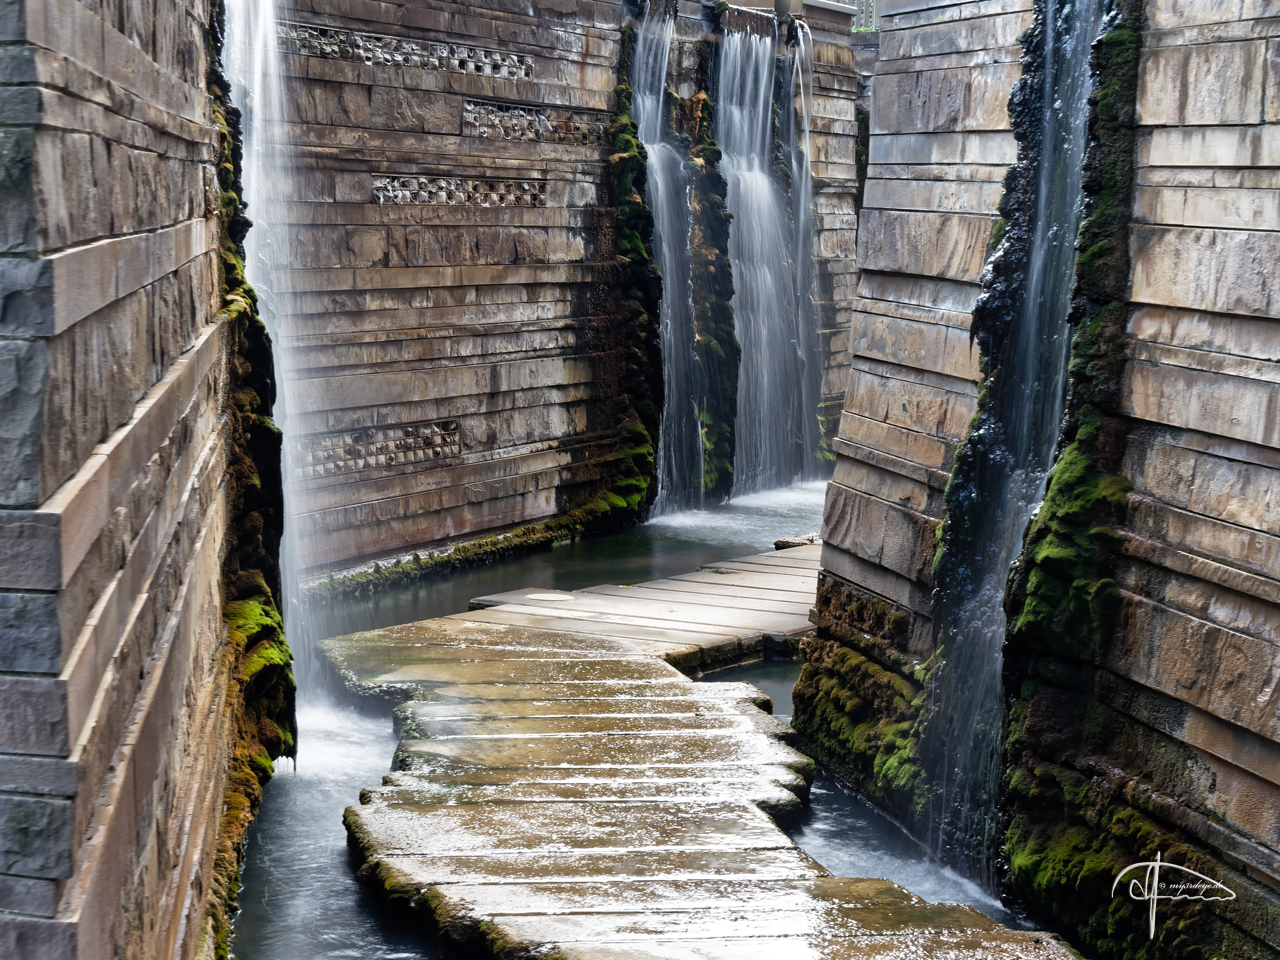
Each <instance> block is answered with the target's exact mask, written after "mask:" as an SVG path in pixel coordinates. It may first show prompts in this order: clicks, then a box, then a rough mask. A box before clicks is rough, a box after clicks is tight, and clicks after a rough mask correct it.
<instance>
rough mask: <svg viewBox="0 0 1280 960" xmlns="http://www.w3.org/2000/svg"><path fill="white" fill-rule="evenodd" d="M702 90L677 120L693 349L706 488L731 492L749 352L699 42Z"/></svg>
mask: <svg viewBox="0 0 1280 960" xmlns="http://www.w3.org/2000/svg"><path fill="white" fill-rule="evenodd" d="M694 50H695V53H696V55H697V58H698V76H699V78H700V85H701V88H702V89H701V90H700V91H699V92H698V93H697V94H695V95H694V96H693V97H691V98H689V99H688V100H680V99H678V98H671V99H672V100H673V103H672V108H673V125H674V128H675V132H676V134H677V135H678V136H679V137H680V138H682V140H683V144H684V148H685V155H686V157H687V158H688V159H687V161H686V169H687V170H688V172H689V179H690V189H689V210H690V213H691V215H692V222H693V229H692V232H691V233H690V236H689V250H690V253H691V254H692V266H693V332H694V350H695V351H696V352H697V355H698V361H699V365H700V367H701V369H702V372H703V376H704V377H705V387H706V396H705V402H704V405H703V408H702V413H701V421H702V450H703V463H702V466H703V470H702V488H703V490H704V491H705V492H706V494H707V495H709V496H711V497H715V498H717V499H727V498H728V496H729V494H730V492H731V491H732V489H733V456H734V451H735V444H734V436H733V425H734V420H735V418H736V416H737V409H738V367H739V362H740V359H741V355H742V350H741V347H740V346H739V344H738V339H737V334H736V333H735V331H734V322H733V303H732V301H733V292H734V291H733V266H732V264H731V263H730V262H729V224H730V223H731V222H732V220H733V214H731V213H730V212H729V208H728V206H726V204H725V199H724V198H725V194H726V193H727V191H728V184H727V183H726V182H725V179H724V176H723V175H722V174H721V173H720V148H719V147H718V146H716V144H715V141H714V140H712V139H711V127H712V123H713V120H714V109H715V107H714V104H713V103H712V102H711V98H710V96H708V94H707V90H708V89H710V84H711V69H712V65H711V49H710V45H709V44H708V43H705V42H702V43H698V44H697V45H696V46H695V48H694Z"/></svg>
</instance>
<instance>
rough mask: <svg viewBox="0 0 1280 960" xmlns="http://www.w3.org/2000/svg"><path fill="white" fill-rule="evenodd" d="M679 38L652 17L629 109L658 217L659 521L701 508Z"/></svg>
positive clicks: (634, 66)
mask: <svg viewBox="0 0 1280 960" xmlns="http://www.w3.org/2000/svg"><path fill="white" fill-rule="evenodd" d="M674 33H675V20H674V19H673V18H671V17H657V18H652V17H646V18H645V20H644V22H643V23H642V24H641V26H640V32H639V36H638V37H637V39H636V47H635V53H634V56H633V59H632V62H631V76H630V81H631V94H632V101H631V109H632V112H633V114H634V117H635V121H636V125H637V127H638V128H639V134H640V142H641V143H643V144H644V147H645V151H646V152H647V154H648V162H647V165H646V169H645V175H646V193H647V194H648V196H647V197H646V200H647V201H648V204H649V208H650V210H651V211H652V212H653V248H654V250H653V253H654V260H655V262H656V263H657V264H658V269H659V270H660V271H661V273H662V304H661V308H660V313H659V335H660V338H661V342H662V383H663V404H662V421H661V426H660V437H659V441H658V498H657V501H656V502H655V504H654V509H653V512H654V514H655V515H659V516H660V515H662V514H664V513H673V512H675V511H678V510H684V509H689V508H698V507H701V506H702V503H703V489H702V487H703V484H702V475H703V468H702V457H703V444H702V424H701V415H702V410H701V406H702V398H703V397H704V396H705V394H706V387H705V385H704V382H703V381H704V379H705V378H704V377H703V376H702V372H701V370H700V369H699V364H698V356H697V353H696V351H695V349H694V332H693V267H692V257H691V254H690V251H689V231H690V229H691V223H690V212H689V182H688V178H687V176H686V175H685V172H684V159H683V157H682V156H681V155H680V151H679V150H677V149H676V147H675V146H673V145H672V144H671V143H670V142H669V140H668V137H667V136H666V133H665V127H666V123H665V120H666V116H665V112H664V110H663V95H664V94H665V92H666V78H667V58H668V56H669V54H670V51H671V40H672V37H673V35H674Z"/></svg>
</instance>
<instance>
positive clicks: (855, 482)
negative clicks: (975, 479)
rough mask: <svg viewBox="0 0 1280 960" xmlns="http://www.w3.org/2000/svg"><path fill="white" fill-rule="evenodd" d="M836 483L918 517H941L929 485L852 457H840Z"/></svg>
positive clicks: (837, 463) (837, 461)
mask: <svg viewBox="0 0 1280 960" xmlns="http://www.w3.org/2000/svg"><path fill="white" fill-rule="evenodd" d="M832 481H833V482H835V483H838V484H840V485H841V486H843V487H848V488H849V489H851V490H857V491H859V492H861V493H865V494H868V495H869V496H872V497H875V498H876V499H877V500H885V501H888V502H889V503H896V504H899V505H901V506H903V507H906V508H907V509H909V510H914V511H915V512H916V513H922V514H925V515H927V516H933V517H936V516H938V514H939V512H940V511H938V510H937V509H935V508H936V506H938V505H937V504H934V503H931V502H930V501H931V495H930V491H929V488H928V486H927V485H926V484H924V483H921V482H920V481H919V480H915V479H912V478H911V477H906V476H903V475H902V474H900V473H896V472H894V471H892V470H887V469H884V468H883V467H880V466H878V465H875V464H872V463H868V462H866V461H863V460H856V459H853V458H851V457H846V456H837V458H836V466H835V471H834V473H833V474H832Z"/></svg>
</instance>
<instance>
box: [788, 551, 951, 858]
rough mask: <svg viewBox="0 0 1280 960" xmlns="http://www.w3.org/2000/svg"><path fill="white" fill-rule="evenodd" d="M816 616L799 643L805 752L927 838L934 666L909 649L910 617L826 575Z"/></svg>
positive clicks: (797, 694)
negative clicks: (924, 757)
mask: <svg viewBox="0 0 1280 960" xmlns="http://www.w3.org/2000/svg"><path fill="white" fill-rule="evenodd" d="M814 611H815V613H814V614H813V615H811V619H812V620H813V622H814V624H815V626H817V628H818V629H817V631H816V632H815V633H813V634H811V635H809V636H807V637H805V638H804V639H803V640H802V641H801V642H800V656H801V658H802V659H803V660H804V666H803V667H802V668H801V670H800V678H799V680H797V681H796V685H795V688H794V689H793V690H792V692H791V698H792V704H793V714H792V718H791V725H792V726H793V727H794V728H795V729H796V732H797V733H798V734H799V735H800V744H801V749H803V750H804V752H805V753H807V754H808V755H809V756H811V757H813V758H814V760H816V761H817V762H818V763H820V764H822V766H823V767H824V768H825V769H826V770H827V771H828V772H829V773H831V775H832V776H834V777H835V778H836V779H837V780H838V781H840V782H841V783H843V784H845V785H846V786H848V787H850V788H851V789H853V790H855V791H856V792H857V793H859V794H861V795H862V796H865V797H867V798H868V799H870V800H871V801H872V802H874V803H875V804H876V805H877V806H878V807H880V809H881V810H883V811H884V812H885V813H887V814H888V815H889V816H890V817H892V818H893V819H894V820H896V821H897V822H898V823H899V824H901V825H902V826H903V827H904V828H906V829H907V830H908V832H910V833H912V834H913V835H915V836H921V835H923V833H924V831H925V827H926V822H925V821H926V820H927V816H928V809H927V808H928V791H927V789H926V788H927V783H926V780H925V774H924V768H923V767H922V765H921V762H920V735H921V729H922V724H923V721H924V707H925V700H926V696H927V691H928V687H929V680H930V678H931V676H932V674H933V669H934V666H935V664H936V658H934V657H927V655H926V653H925V651H922V650H920V649H919V648H918V646H917V644H915V643H913V642H912V634H913V630H912V626H913V618H912V616H911V615H910V613H909V612H908V611H906V610H903V609H902V608H900V607H898V606H897V605H895V604H892V603H890V602H888V601H887V600H885V599H883V598H881V597H877V596H875V595H874V594H872V593H869V592H867V591H865V590H863V589H862V588H860V587H858V586H855V585H854V584H851V583H847V582H845V581H843V580H840V579H837V578H836V577H834V576H832V575H830V574H828V573H825V572H824V573H822V574H821V575H820V576H819V580H818V595H817V600H816V603H815V605H814ZM922 656H926V658H925V659H922Z"/></svg>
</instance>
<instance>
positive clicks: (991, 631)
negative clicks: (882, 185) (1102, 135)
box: [923, 0, 1101, 889]
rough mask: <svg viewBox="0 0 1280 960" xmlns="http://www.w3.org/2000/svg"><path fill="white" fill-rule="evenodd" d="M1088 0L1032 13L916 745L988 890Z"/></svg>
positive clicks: (1043, 473)
mask: <svg viewBox="0 0 1280 960" xmlns="http://www.w3.org/2000/svg"><path fill="white" fill-rule="evenodd" d="M1100 6H1101V4H1099V3H1098V2H1096V0H1090V2H1084V3H1080V4H1074V5H1070V4H1062V3H1059V2H1058V0H1048V3H1047V5H1046V12H1045V25H1044V28H1045V38H1044V44H1045V49H1044V70H1043V83H1044V87H1043V100H1042V104H1041V111H1042V119H1041V124H1042V126H1041V131H1040V147H1039V156H1038V159H1037V160H1036V161H1035V167H1034V169H1033V170H1032V171H1030V172H1029V175H1030V176H1034V177H1035V186H1034V206H1033V211H1032V222H1031V224H1030V230H1029V249H1028V253H1027V258H1026V268H1025V273H1024V276H1023V280H1022V284H1023V285H1022V290H1021V293H1020V296H1019V298H1018V301H1017V302H1018V304H1019V306H1018V308H1017V310H1016V311H1015V313H1014V315H1013V316H1012V317H1011V318H1010V323H1009V326H1008V330H1007V332H1006V333H1005V334H1004V341H1003V346H1002V348H1001V349H1000V353H999V358H998V360H997V361H995V363H996V365H997V366H998V369H997V370H996V371H995V372H994V376H993V380H992V387H991V390H992V394H991V400H990V403H989V405H988V408H987V411H986V413H985V414H984V416H983V418H982V421H981V422H980V424H979V426H978V427H977V429H976V430H975V433H974V434H973V435H971V437H970V440H969V441H968V442H969V443H970V444H974V445H976V448H977V449H978V450H979V451H980V453H979V454H978V456H977V461H978V466H977V473H978V474H979V476H978V477H977V478H976V479H977V481H978V483H977V489H978V490H979V491H980V492H981V496H982V498H983V503H984V504H985V508H984V509H983V510H982V511H981V514H980V516H979V519H978V521H977V528H976V529H975V530H973V531H972V533H971V534H970V536H969V537H968V543H969V544H970V545H971V547H970V549H971V550H972V555H971V556H970V557H969V558H968V563H967V569H962V572H963V576H962V577H961V578H960V579H962V580H963V581H965V584H966V589H964V590H963V591H960V592H959V593H958V595H957V594H956V593H952V594H947V593H946V592H945V591H944V593H943V595H942V599H941V604H940V612H939V616H938V619H937V621H936V622H937V631H938V639H939V642H940V645H941V647H942V649H943V656H944V657H945V662H944V664H943V666H942V667H941V669H940V670H939V673H938V675H937V678H936V681H935V688H934V700H933V707H932V709H933V711H934V713H933V720H932V721H931V722H930V725H929V727H928V728H927V730H926V732H925V737H924V743H923V750H924V760H925V765H926V769H927V770H928V772H929V775H930V782H931V788H932V798H931V802H932V804H933V810H932V815H931V822H932V824H933V834H932V837H931V843H932V846H933V848H934V851H935V853H937V854H938V855H939V856H940V857H942V858H943V859H944V860H945V861H946V862H949V863H952V864H954V865H956V866H957V867H958V868H960V869H961V870H962V871H964V872H966V873H968V874H969V875H970V876H972V877H973V878H974V879H976V880H978V881H979V882H981V883H983V884H984V886H986V887H987V888H988V889H993V888H994V885H995V869H996V868H995V864H996V848H997V846H998V843H999V822H998V818H997V814H996V810H995V798H996V793H997V784H998V780H999V775H1000V769H1001V767H1000V734H1001V722H1002V696H1001V674H1000V671H1001V662H1002V653H1001V649H1002V644H1003V641H1004V636H1005V627H1006V618H1005V610H1004V595H1005V584H1006V580H1007V578H1008V572H1009V567H1010V564H1011V563H1012V562H1013V561H1014V559H1015V558H1016V556H1017V553H1018V549H1019V547H1020V544H1021V541H1022V536H1023V531H1024V530H1025V529H1026V527H1027V524H1028V523H1029V522H1030V520H1031V518H1032V516H1033V515H1034V513H1035V511H1036V509H1037V507H1038V505H1039V503H1040V501H1041V500H1042V499H1043V497H1044V489H1045V481H1046V478H1047V476H1048V472H1049V467H1050V464H1051V462H1052V458H1053V452H1054V447H1055V445H1056V443H1057V438H1058V435H1059V431H1060V424H1061V420H1062V415H1063V405H1064V401H1065V394H1066V381H1067V360H1068V356H1069V341H1070V328H1069V326H1068V324H1067V315H1068V312H1069V309H1070V302H1071V289H1072V283H1073V278H1074V271H1075V257H1076V251H1075V239H1076V235H1077V233H1078V231H1079V225H1080V215H1081V187H1080V181H1081V167H1082V163H1083V159H1084V150H1085V146H1086V141H1087V121H1088V115H1089V110H1088V97H1089V93H1090V91H1091V88H1092V84H1091V78H1090V67H1089V56H1090V49H1091V45H1092V42H1093V40H1094V38H1095V37H1096V36H1097V33H1098V28H1099V22H1100V16H1101V12H1100Z"/></svg>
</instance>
